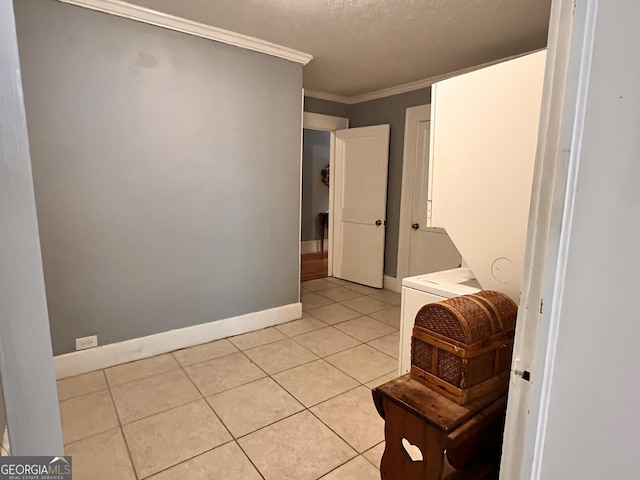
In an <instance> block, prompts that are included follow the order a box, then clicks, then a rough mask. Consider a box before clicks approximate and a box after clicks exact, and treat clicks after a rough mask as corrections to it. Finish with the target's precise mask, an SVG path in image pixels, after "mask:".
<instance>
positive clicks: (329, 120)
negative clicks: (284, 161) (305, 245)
mask: <svg viewBox="0 0 640 480" xmlns="http://www.w3.org/2000/svg"><path fill="white" fill-rule="evenodd" d="M347 128H349V119H348V118H344V117H334V116H332V115H323V114H321V113H311V112H303V113H302V130H303V131H302V132H301V134H303V137H304V129H308V130H319V131H322V132H329V175H332V172H334V171H335V170H334V162H335V156H336V130H344V129H347ZM300 147H301V148H300V228H298V230H300V242H299V244H300V252H299V255H301V254H302V153H303V149H304V147H303V145H302V142H301V145H300ZM329 178H331V177H329ZM333 195H334V182H333V181H329V226H328V232H327V237H328V242H327V250H328V252H329V264H328V273H327V274H328V275H329V276H332V275H333V258H332V255H331V252H333V231H334V228H333V217H334V216H333V215H331V212H332V211H333ZM299 268H301V267H299ZM299 275H300V272H298V276H299Z"/></svg>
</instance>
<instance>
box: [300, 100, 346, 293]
mask: <svg viewBox="0 0 640 480" xmlns="http://www.w3.org/2000/svg"><path fill="white" fill-rule="evenodd" d="M302 127H303V131H302V155H301V159H300V161H301V172H302V180H301V186H302V188H301V190H302V191H301V197H302V198H301V201H300V281H301V282H303V281H307V280H313V279H317V278H324V277H330V276H332V275H333V261H332V258H331V252H332V250H333V237H332V233H333V228H332V226H331V222H332V216H331V208H332V204H333V190H334V185H333V183H332V182H331V171H332V169H333V165H334V157H335V139H336V134H335V132H336V130H342V129H346V128H349V119H348V118H343V117H333V116H331V115H322V114H319V113H310V112H304V113H303V122H302ZM305 158H306V161H305Z"/></svg>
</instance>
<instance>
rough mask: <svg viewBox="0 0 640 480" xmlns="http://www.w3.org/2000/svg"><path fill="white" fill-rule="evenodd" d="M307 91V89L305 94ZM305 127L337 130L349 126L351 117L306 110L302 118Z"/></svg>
mask: <svg viewBox="0 0 640 480" xmlns="http://www.w3.org/2000/svg"><path fill="white" fill-rule="evenodd" d="M306 93H307V92H306V91H305V94H306ZM302 124H303V125H304V128H308V129H311V130H321V131H323V132H335V131H336V130H342V129H345V128H349V119H348V118H343V117H334V116H331V115H323V114H321V113H311V112H304V116H303V118H302Z"/></svg>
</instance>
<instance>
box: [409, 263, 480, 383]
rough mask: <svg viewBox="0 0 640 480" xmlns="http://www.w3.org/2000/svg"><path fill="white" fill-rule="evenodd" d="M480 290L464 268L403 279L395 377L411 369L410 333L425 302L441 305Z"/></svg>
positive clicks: (478, 285)
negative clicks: (452, 298)
mask: <svg viewBox="0 0 640 480" xmlns="http://www.w3.org/2000/svg"><path fill="white" fill-rule="evenodd" d="M480 290H481V288H480V284H479V283H478V282H477V280H476V279H475V278H474V277H473V274H472V273H471V270H470V269H468V268H466V267H461V268H454V269H452V270H444V271H442V272H435V273H427V274H424V275H418V276H416V277H407V278H404V279H403V280H402V307H401V309H402V315H401V317H400V319H401V320H400V362H399V366H398V374H399V375H404V374H405V373H408V372H409V369H410V367H411V332H412V330H413V324H414V321H415V318H416V314H417V313H418V310H420V309H421V308H422V307H423V306H424V305H426V304H427V303H433V302H440V301H441V300H446V299H447V298H451V297H457V296H459V295H469V294H471V293H477V292H479V291H480Z"/></svg>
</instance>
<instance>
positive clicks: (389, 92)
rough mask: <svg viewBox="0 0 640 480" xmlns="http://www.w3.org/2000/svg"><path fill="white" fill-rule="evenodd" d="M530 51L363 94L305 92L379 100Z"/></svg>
mask: <svg viewBox="0 0 640 480" xmlns="http://www.w3.org/2000/svg"><path fill="white" fill-rule="evenodd" d="M536 51H538V50H536ZM530 53H533V52H526V53H521V54H518V55H512V56H510V57H506V58H501V59H499V60H493V61H491V62H486V63H483V64H480V65H474V66H473V67H468V68H463V69H461V70H456V71H454V72H449V73H445V74H443V75H436V76H435V77H429V78H425V79H422V80H416V81H414V82H409V83H403V84H401V85H396V86H394V87H389V88H383V89H381V90H375V91H373V92H368V93H363V94H362V95H354V96H353V97H344V96H341V95H335V94H333V93H327V92H321V91H318V90H307V91H306V92H305V95H306V96H307V97H312V98H317V99H320V100H328V101H330V102H338V103H344V104H346V105H354V104H356V103H362V102H368V101H370V100H378V99H379V98H385V97H391V96H393V95H400V94H402V93H408V92H413V91H415V90H420V89H421V88H427V87H430V86H432V85H433V84H434V83H437V82H440V81H441V80H446V79H447V78H451V77H457V76H458V75H464V74H465V73H470V72H473V71H475V70H480V69H481V68H485V67H490V66H491V65H496V64H497V63H502V62H506V61H508V60H512V59H514V58H518V57H522V56H524V55H529V54H530Z"/></svg>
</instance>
